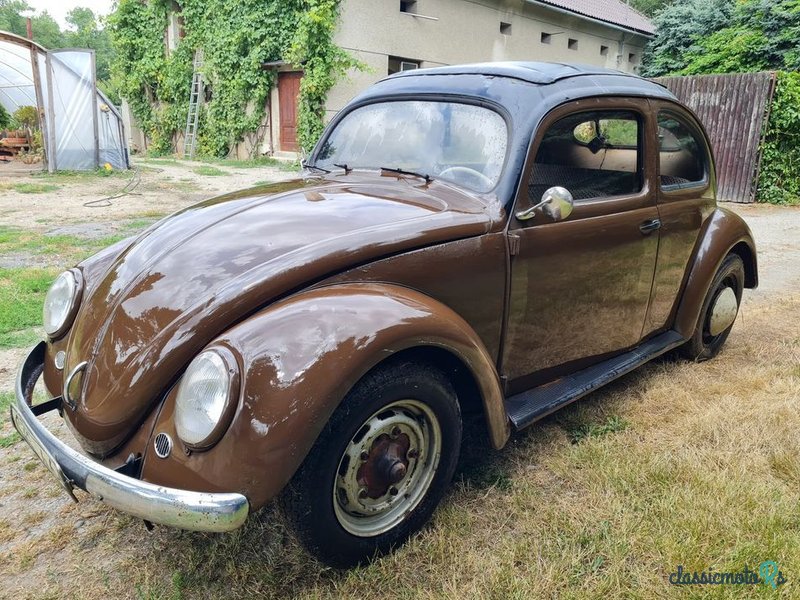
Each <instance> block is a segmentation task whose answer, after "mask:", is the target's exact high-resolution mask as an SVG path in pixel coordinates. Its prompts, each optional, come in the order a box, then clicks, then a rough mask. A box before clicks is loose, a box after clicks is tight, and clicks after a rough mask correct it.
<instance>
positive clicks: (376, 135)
mask: <svg viewBox="0 0 800 600" xmlns="http://www.w3.org/2000/svg"><path fill="white" fill-rule="evenodd" d="M507 144H508V129H507V127H506V122H505V120H504V119H503V117H501V116H500V115H499V114H497V113H496V112H494V111H493V110H490V109H488V108H484V107H481V106H474V105H471V104H458V103H455V102H436V101H427V100H425V101H422V100H404V101H395V102H380V103H377V104H370V105H367V106H362V107H361V108H357V109H355V110H353V111H351V112H350V113H348V114H347V115H346V116H345V117H344V118H343V119H342V120H341V121H340V122H339V123H338V124H337V125H336V127H335V129H334V130H333V131H332V132H331V133H330V135H329V136H328V138H327V139H326V140H325V143H324V145H323V146H322V148H321V150H320V152H319V155H318V156H317V161H316V165H317V166H319V167H323V168H325V169H334V168H336V167H337V166H338V167H341V166H343V165H346V166H347V168H348V169H380V168H390V169H402V170H403V171H411V172H413V173H416V174H419V175H420V176H426V175H427V176H430V177H433V178H435V179H444V180H447V181H452V182H454V183H456V184H458V185H462V186H464V187H467V188H469V189H471V190H474V191H477V192H488V191H489V190H491V189H492V188H494V186H495V185H497V181H498V179H499V178H500V172H501V171H502V169H503V163H504V161H505V156H506V146H507Z"/></svg>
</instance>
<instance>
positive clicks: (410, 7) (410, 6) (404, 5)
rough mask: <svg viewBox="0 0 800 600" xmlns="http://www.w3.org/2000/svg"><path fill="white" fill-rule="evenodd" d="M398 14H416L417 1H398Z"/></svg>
mask: <svg viewBox="0 0 800 600" xmlns="http://www.w3.org/2000/svg"><path fill="white" fill-rule="evenodd" d="M400 12H404V13H411V14H412V15H415V14H417V0H400Z"/></svg>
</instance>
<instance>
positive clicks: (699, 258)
mask: <svg viewBox="0 0 800 600" xmlns="http://www.w3.org/2000/svg"><path fill="white" fill-rule="evenodd" d="M699 240H700V241H699V243H698V245H697V248H696V249H695V254H694V257H693V260H692V267H691V271H690V272H689V277H688V279H687V280H686V285H685V286H684V289H683V293H682V294H681V298H680V300H679V302H678V308H677V310H676V313H675V330H676V331H678V333H680V334H681V335H682V336H683V337H684V338H686V339H688V338H690V337H691V336H692V333H693V332H694V329H695V327H696V325H697V320H698V319H699V318H700V310H701V309H702V306H703V301H704V300H705V298H706V295H707V294H708V289H709V287H710V286H711V281H712V280H713V279H714V275H715V274H716V272H717V270H718V269H719V267H720V265H721V264H722V261H723V260H725V257H726V256H727V255H728V254H730V253H731V252H735V253H736V254H738V255H739V256H741V258H742V262H743V263H744V269H745V281H744V285H745V287H748V288H755V287H756V286H758V263H757V259H756V245H755V242H754V241H753V234H752V233H751V231H750V228H749V227H748V226H747V223H745V222H744V220H743V219H742V218H741V217H740V216H739V215H737V214H736V213H734V212H731V211H730V210H728V209H725V208H717V209H716V210H715V211H714V212H713V213H712V215H711V216H710V217H709V218H708V220H707V221H706V222H705V224H704V226H703V229H702V232H701V235H700V238H699Z"/></svg>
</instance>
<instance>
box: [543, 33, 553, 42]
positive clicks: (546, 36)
mask: <svg viewBox="0 0 800 600" xmlns="http://www.w3.org/2000/svg"><path fill="white" fill-rule="evenodd" d="M552 37H553V36H552V35H550V34H549V33H545V32H544V31H543V32H542V43H543V44H549V43H550V38H552Z"/></svg>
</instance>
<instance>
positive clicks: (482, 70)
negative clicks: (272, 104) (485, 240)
mask: <svg viewBox="0 0 800 600" xmlns="http://www.w3.org/2000/svg"><path fill="white" fill-rule="evenodd" d="M431 95H433V96H456V97H457V96H461V97H470V98H473V99H478V100H484V101H486V102H488V103H492V104H495V105H498V106H500V107H502V108H503V109H504V111H505V112H506V113H507V117H508V120H509V152H508V162H507V164H506V167H505V169H504V173H503V177H502V179H501V181H500V183H499V184H498V186H497V188H496V189H495V192H496V194H497V195H498V197H499V198H500V200H501V201H502V202H503V203H504V204H505V203H507V202H508V201H510V199H511V198H512V197H513V194H514V191H515V190H516V185H517V180H518V179H519V173H520V172H521V170H522V166H523V165H524V161H525V156H526V154H527V150H528V146H529V144H530V142H531V139H532V137H533V133H534V132H535V131H536V128H537V126H538V125H539V123H540V122H541V120H542V119H543V118H544V117H545V115H546V114H547V113H548V112H550V110H552V109H553V108H555V107H556V106H559V105H560V104H564V103H565V102H570V101H573V100H579V99H581V98H590V97H597V96H638V97H645V98H660V99H664V100H671V101H674V102H677V99H676V98H675V96H674V95H673V94H672V92H670V91H669V90H668V89H667V88H665V87H664V86H662V85H660V84H657V83H654V82H652V81H649V80H647V79H643V78H642V77H639V76H637V75H633V74H631V73H624V72H622V71H614V70H612V69H605V68H602V67H593V66H588V65H579V64H566V63H548V62H492V63H475V64H466V65H454V66H447V67H435V68H431V69H416V70H413V71H403V72H401V73H397V74H395V75H391V76H389V77H387V78H385V79H382V80H381V81H379V82H378V83H376V84H375V85H373V86H371V87H369V88H367V89H366V90H364V91H363V92H361V94H359V95H358V96H356V97H355V98H353V100H351V101H350V103H348V105H347V106H346V107H345V108H344V109H343V110H342V111H341V112H340V113H339V114H338V115H337V116H336V117H335V118H334V123H335V122H336V121H337V120H338V118H340V117H341V116H342V115H344V114H345V113H347V112H348V111H349V110H351V109H353V108H356V107H357V106H360V105H363V104H369V103H371V102H374V101H376V100H379V99H383V98H387V97H388V98H398V97H403V96H405V97H409V96H412V97H414V96H416V97H419V96H431ZM332 124H333V123H332ZM323 139H324V136H323Z"/></svg>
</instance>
